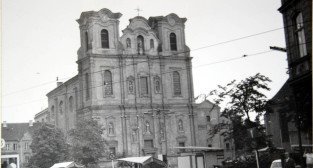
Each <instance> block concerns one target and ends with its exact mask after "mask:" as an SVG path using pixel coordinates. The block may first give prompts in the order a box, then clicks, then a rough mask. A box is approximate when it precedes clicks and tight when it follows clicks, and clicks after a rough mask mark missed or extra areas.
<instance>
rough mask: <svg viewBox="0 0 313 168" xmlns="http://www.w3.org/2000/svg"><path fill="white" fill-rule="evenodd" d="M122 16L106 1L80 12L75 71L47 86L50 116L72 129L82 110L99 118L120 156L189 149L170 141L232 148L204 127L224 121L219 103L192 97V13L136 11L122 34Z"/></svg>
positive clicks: (173, 155) (171, 156)
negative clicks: (188, 40)
mask: <svg viewBox="0 0 313 168" xmlns="http://www.w3.org/2000/svg"><path fill="white" fill-rule="evenodd" d="M121 16H122V14H121V13H113V12H111V11H110V10H109V9H101V10H100V11H88V12H83V13H82V14H81V16H80V18H79V19H78V20H77V22H78V24H79V29H80V37H81V46H80V48H79V50H78V52H77V53H78V60H77V62H76V63H77V64H78V74H77V75H76V76H74V77H73V78H71V79H69V80H68V81H66V82H64V83H60V82H59V83H58V86H57V88H55V89H54V90H52V91H50V92H49V93H48V94H47V97H48V104H49V107H48V111H49V116H50V123H52V124H55V125H56V126H57V127H59V128H61V129H62V130H63V131H64V132H67V131H68V130H70V129H71V128H75V123H76V122H77V120H79V118H93V119H95V120H98V122H99V123H100V124H102V125H103V126H104V127H105V129H106V130H105V131H106V132H105V134H104V135H103V137H104V138H105V139H107V141H108V142H109V148H110V150H111V152H113V153H115V154H116V156H117V157H127V156H143V155H153V156H155V157H156V156H157V155H166V156H167V158H168V162H169V164H170V165H171V166H172V167H177V165H178V163H177V157H179V156H180V155H181V154H182V153H186V152H190V151H192V150H185V149H178V148H173V147H187V146H189V147H190V146H191V147H195V146H197V147H199V146H200V147H208V146H210V147H212V148H214V149H220V150H221V151H222V154H223V155H222V156H223V157H225V158H226V157H228V155H229V156H231V153H232V152H230V151H231V144H230V143H224V140H223V137H221V136H220V135H216V136H215V137H213V138H212V139H210V138H208V135H207V131H208V129H210V127H211V126H212V125H213V124H216V123H218V122H220V118H219V108H218V107H216V106H213V104H212V103H210V102H209V101H204V102H202V103H201V104H196V103H195V99H194V92H193V79H192V65H191V60H192V57H191V56H190V55H189V54H190V50H189V48H188V46H187V45H186V44H185V22H186V21H187V19H186V18H181V17H179V16H177V15H176V14H173V13H172V14H169V15H167V16H157V17H150V18H149V19H146V18H144V17H141V16H136V17H134V18H132V19H130V20H129V25H128V26H127V27H126V28H125V29H124V30H123V31H122V35H121V36H120V35H119V19H120V17H121ZM226 147H227V151H226V150H225V152H223V149H224V148H226ZM198 154H199V155H202V154H201V152H198ZM224 154H225V156H224ZM202 157H203V155H202ZM204 159H205V161H206V162H210V161H209V160H208V159H207V158H204ZM220 159H223V158H221V157H220ZM220 161H222V160H219V163H220ZM105 162H107V163H108V164H110V162H109V161H108V160H105V159H104V161H103V163H102V164H105ZM208 164H210V163H208Z"/></svg>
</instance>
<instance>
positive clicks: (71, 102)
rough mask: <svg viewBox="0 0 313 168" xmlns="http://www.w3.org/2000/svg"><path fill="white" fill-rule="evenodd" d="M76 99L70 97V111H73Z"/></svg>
mask: <svg viewBox="0 0 313 168" xmlns="http://www.w3.org/2000/svg"><path fill="white" fill-rule="evenodd" d="M73 104H74V101H73V97H72V96H71V97H70V98H69V99H68V106H69V111H70V112H73V109H74V108H73V107H74V105H73Z"/></svg>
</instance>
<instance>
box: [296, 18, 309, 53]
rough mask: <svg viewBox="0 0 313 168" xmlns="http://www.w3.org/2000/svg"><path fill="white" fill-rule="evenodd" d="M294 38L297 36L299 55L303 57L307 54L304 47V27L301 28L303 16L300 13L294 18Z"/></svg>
mask: <svg viewBox="0 0 313 168" xmlns="http://www.w3.org/2000/svg"><path fill="white" fill-rule="evenodd" d="M295 19H296V20H295V22H296V26H297V27H296V30H295V33H296V38H297V41H296V42H297V45H298V49H299V56H300V57H303V56H305V55H307V49H306V44H305V34H304V28H303V17H302V13H298V14H297V16H296V18H295Z"/></svg>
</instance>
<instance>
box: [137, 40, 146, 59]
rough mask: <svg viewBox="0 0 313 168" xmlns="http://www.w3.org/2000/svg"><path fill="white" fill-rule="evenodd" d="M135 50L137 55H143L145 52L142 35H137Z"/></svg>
mask: <svg viewBox="0 0 313 168" xmlns="http://www.w3.org/2000/svg"><path fill="white" fill-rule="evenodd" d="M137 52H138V54H139V55H143V54H144V52H145V44H144V39H143V37H142V35H139V36H138V37H137Z"/></svg>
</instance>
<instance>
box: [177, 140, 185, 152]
mask: <svg viewBox="0 0 313 168" xmlns="http://www.w3.org/2000/svg"><path fill="white" fill-rule="evenodd" d="M178 146H179V147H185V142H179V143H178ZM179 151H180V152H185V149H180V150H179Z"/></svg>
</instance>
